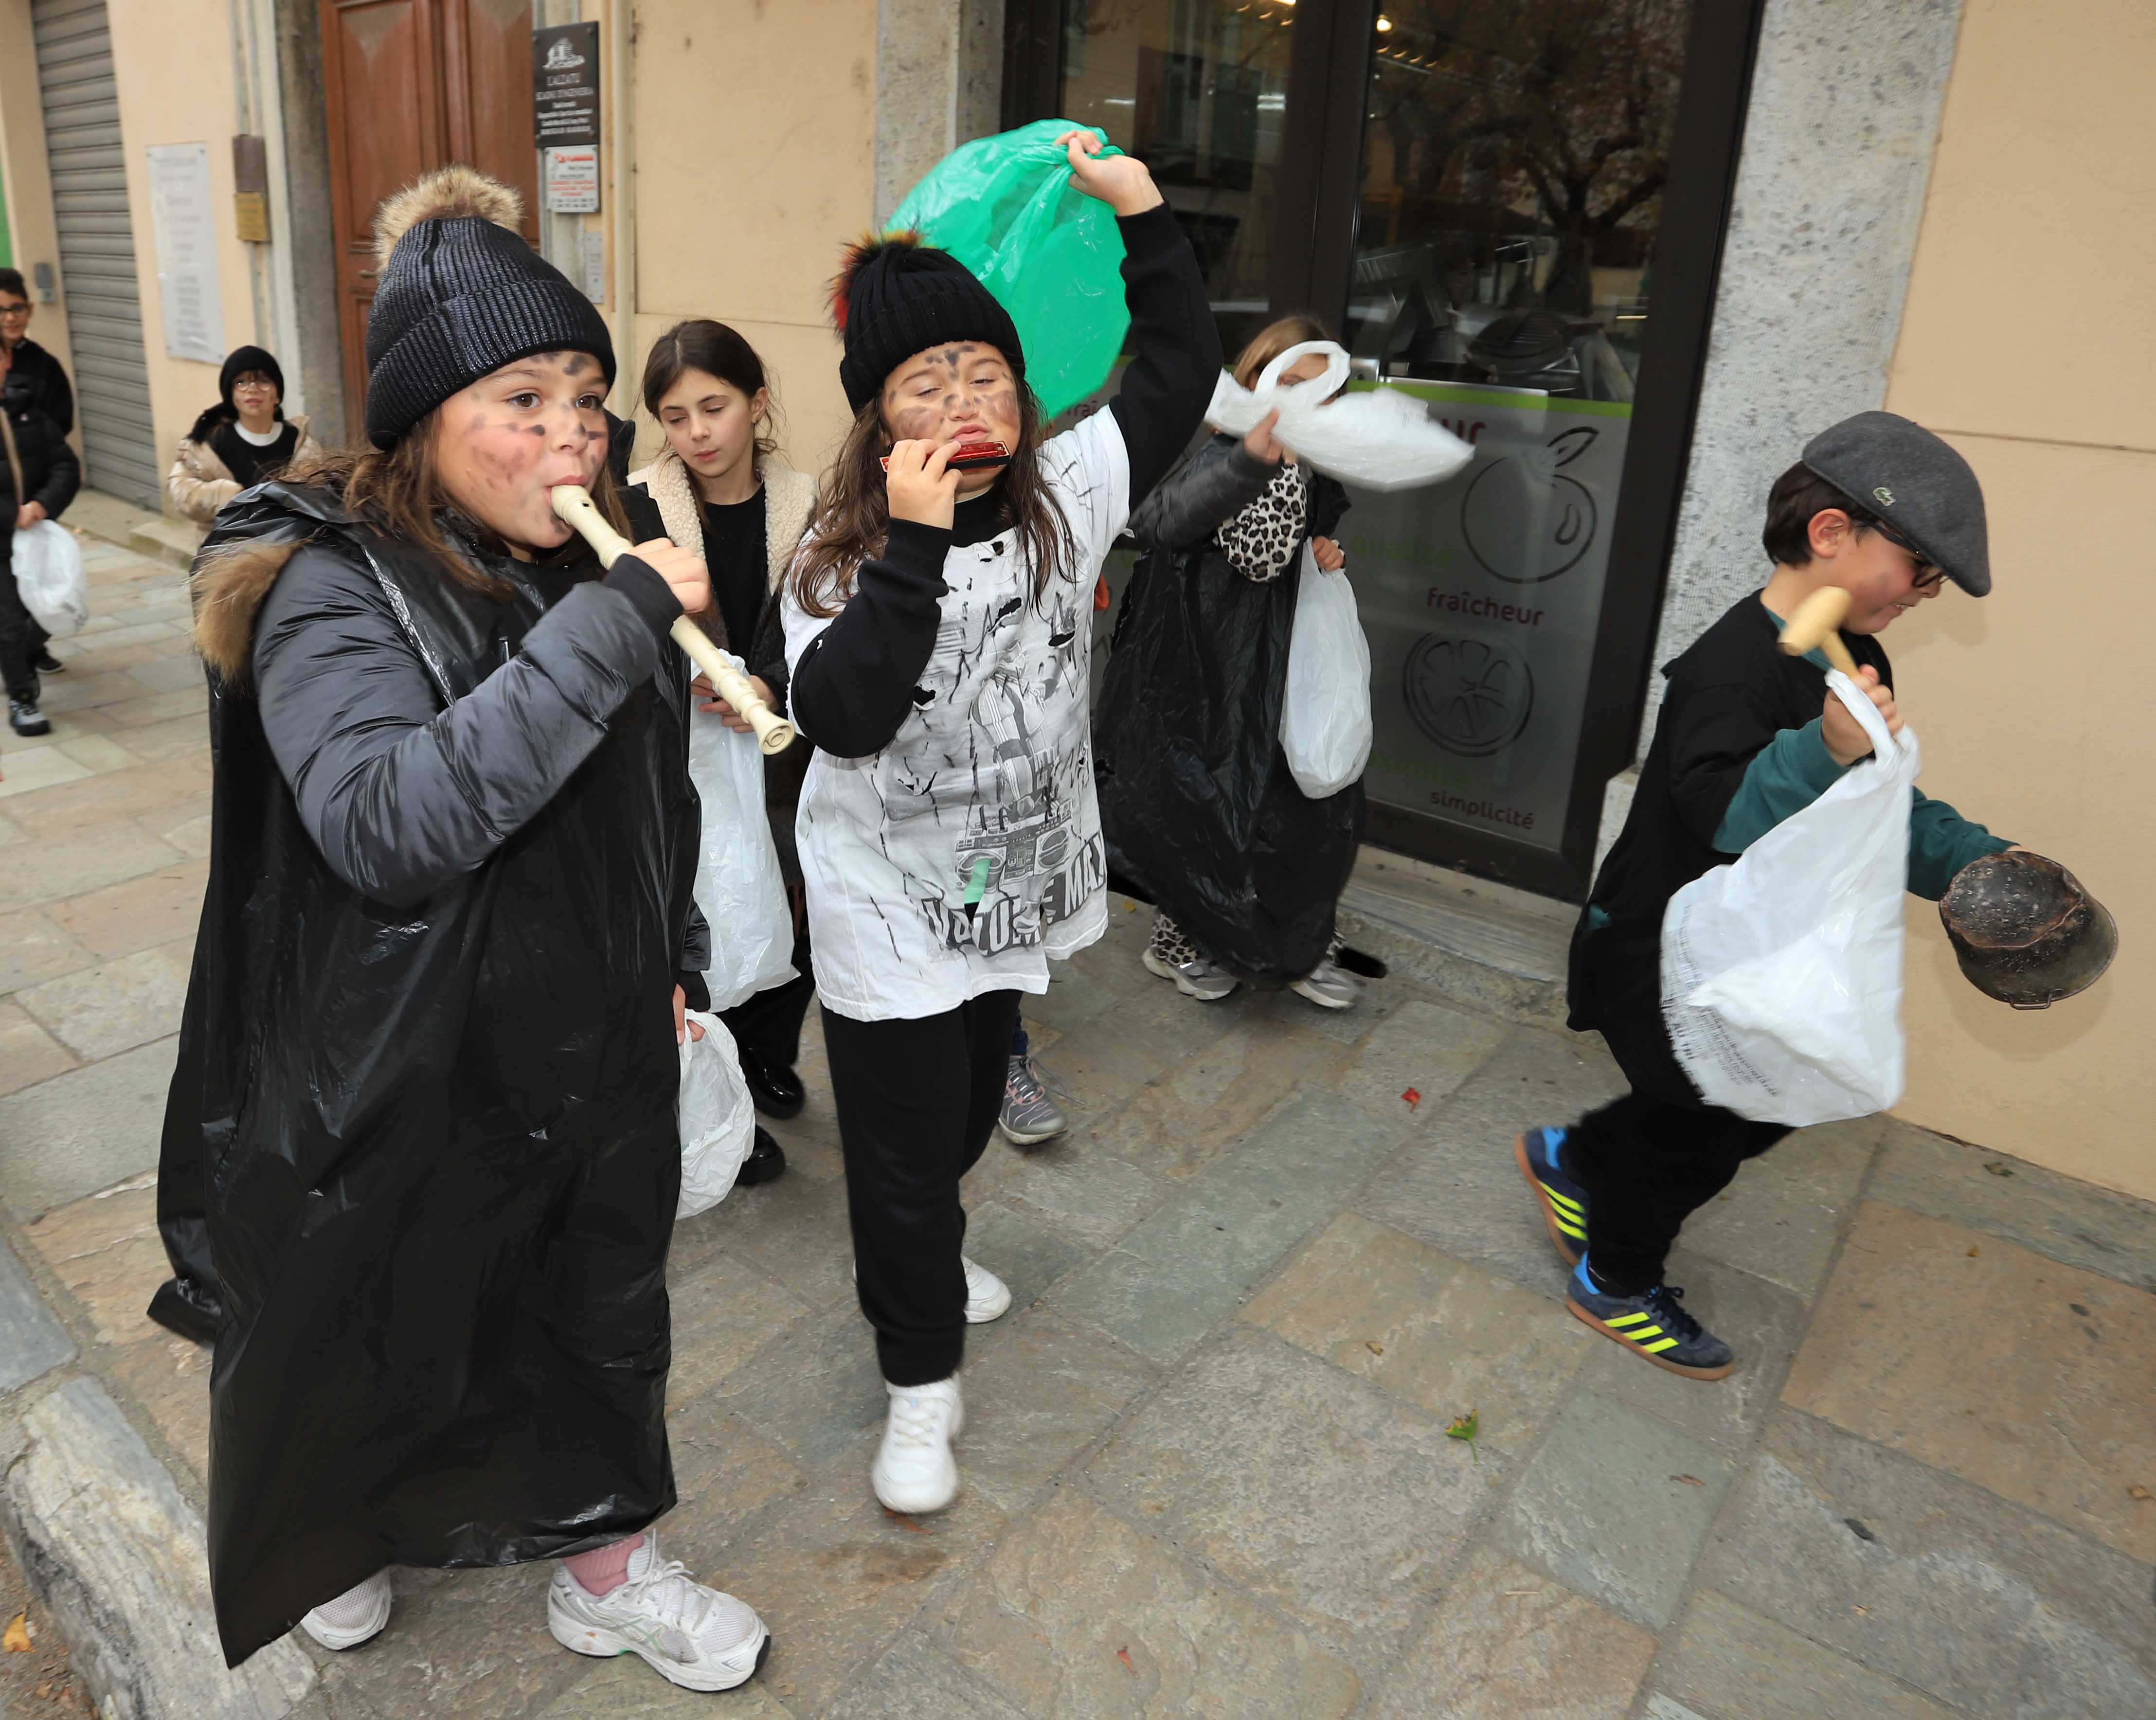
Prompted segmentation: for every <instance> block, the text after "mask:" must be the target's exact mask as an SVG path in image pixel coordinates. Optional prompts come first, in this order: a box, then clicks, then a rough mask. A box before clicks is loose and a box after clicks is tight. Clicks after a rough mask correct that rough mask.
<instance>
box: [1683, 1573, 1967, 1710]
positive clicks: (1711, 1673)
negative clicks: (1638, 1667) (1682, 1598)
mask: <svg viewBox="0 0 2156 1720" xmlns="http://www.w3.org/2000/svg"><path fill="white" fill-rule="evenodd" d="M1654 1683H1655V1695H1656V1696H1657V1697H1660V1698H1661V1700H1662V1702H1665V1703H1666V1705H1667V1707H1668V1709H1669V1710H1670V1711H1671V1712H1670V1713H1669V1720H1682V1717H1683V1716H1684V1715H1687V1714H1689V1715H1696V1716H1697V1717H1698V1720H1860V1717H1861V1720H1950V1717H1951V1716H1952V1715H1953V1713H1954V1712H1956V1711H1955V1710H1953V1709H1951V1708H1948V1707H1942V1706H1941V1705H1940V1704H1939V1703H1938V1702H1933V1700H1932V1699H1931V1698H1930V1697H1927V1696H1924V1695H1922V1694H1921V1693H1920V1692H1917V1691H1913V1690H1911V1689H1909V1688H1908V1687H1907V1686H1906V1685H1902V1684H1897V1683H1896V1682H1895V1681H1893V1680H1892V1679H1890V1678H1882V1677H1881V1676H1879V1675H1878V1674H1876V1673H1875V1672H1868V1671H1866V1670H1865V1669H1864V1668H1863V1667H1861V1666H1858V1665H1857V1664H1856V1662H1855V1661H1847V1660H1844V1659H1843V1658H1842V1657H1841V1656H1840V1655H1838V1654H1835V1652H1834V1651H1832V1650H1831V1649H1826V1648H1822V1647H1821V1646H1820V1645H1819V1644H1818V1643H1816V1642H1814V1641H1812V1640H1810V1639H1809V1638H1808V1637H1805V1636H1802V1635H1799V1634H1798V1633H1797V1632H1796V1631H1794V1630H1790V1629H1789V1627H1788V1626H1787V1625H1780V1624H1777V1623H1776V1622H1775V1621H1774V1620H1772V1619H1768V1618H1762V1617H1761V1616H1760V1615H1758V1613H1755V1612H1753V1611H1752V1610H1750V1609H1749V1608H1747V1607H1742V1606H1739V1605H1738V1604H1737V1603H1736V1602H1735V1601H1733V1600H1731V1599H1728V1598H1727V1596H1724V1595H1721V1594H1716V1593H1714V1591H1712V1589H1709V1590H1707V1592H1705V1593H1704V1594H1701V1595H1700V1596H1698V1598H1697V1599H1695V1600H1694V1601H1693V1602H1692V1604H1691V1606H1690V1607H1689V1608H1688V1609H1686V1613H1685V1616H1684V1617H1683V1619H1682V1620H1680V1621H1679V1623H1678V1626H1677V1629H1676V1632H1675V1633H1674V1635H1672V1636H1671V1640H1670V1642H1669V1644H1668V1646H1666V1648H1665V1649H1664V1650H1663V1651H1662V1657H1661V1661H1660V1663H1659V1664H1658V1665H1657V1666H1656V1667H1655V1677H1654ZM1680 1703H1681V1705H1682V1706H1681V1709H1679V1706H1678V1705H1679V1704H1680ZM1655 1712H1656V1711H1655V1708H1654V1707H1653V1706H1651V1704H1650V1707H1649V1708H1648V1713H1649V1714H1650V1716H1651V1715H1653V1714H1655Z"/></svg>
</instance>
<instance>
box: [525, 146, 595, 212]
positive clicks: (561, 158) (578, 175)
mask: <svg viewBox="0 0 2156 1720" xmlns="http://www.w3.org/2000/svg"><path fill="white" fill-rule="evenodd" d="M540 157H541V159H542V161H544V162H545V163H546V174H545V177H546V182H547V210H548V212H549V213H552V214H556V215H596V214H597V213H598V209H599V151H598V145H597V144H595V143H572V144H550V145H548V146H547V148H545V149H543V150H542V151H540Z"/></svg>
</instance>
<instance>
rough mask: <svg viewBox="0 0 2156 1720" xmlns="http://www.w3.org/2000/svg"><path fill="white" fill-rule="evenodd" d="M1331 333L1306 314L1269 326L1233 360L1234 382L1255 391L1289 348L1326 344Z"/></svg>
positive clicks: (1298, 312)
mask: <svg viewBox="0 0 2156 1720" xmlns="http://www.w3.org/2000/svg"><path fill="white" fill-rule="evenodd" d="M1331 339H1332V330H1331V329H1329V328H1327V327H1326V326H1325V325H1324V324H1323V323H1322V322H1320V321H1318V320H1317V318H1316V317H1315V316H1312V315H1311V314H1310V313H1309V312H1308V311H1294V312H1292V313H1291V314H1290V315H1288V316H1283V317H1281V319H1280V320H1279V321H1276V322H1269V323H1267V324H1266V325H1265V326H1264V327H1263V328H1261V329H1260V330H1259V331H1257V332H1256V333H1255V334H1254V335H1252V336H1250V344H1249V345H1248V346H1247V347H1244V348H1243V350H1242V351H1241V352H1240V353H1238V354H1237V355H1236V357H1235V380H1236V381H1237V382H1238V383H1241V384H1242V385H1243V387H1245V388H1256V387H1257V385H1258V378H1259V377H1260V376H1261V375H1263V374H1264V372H1265V367H1266V366H1267V365H1269V364H1270V363H1271V362H1273V360H1275V359H1276V358H1277V357H1280V356H1281V353H1283V352H1286V351H1287V349H1288V348H1289V347H1300V346H1301V344H1302V343H1303V342H1304V341H1329V340H1331Z"/></svg>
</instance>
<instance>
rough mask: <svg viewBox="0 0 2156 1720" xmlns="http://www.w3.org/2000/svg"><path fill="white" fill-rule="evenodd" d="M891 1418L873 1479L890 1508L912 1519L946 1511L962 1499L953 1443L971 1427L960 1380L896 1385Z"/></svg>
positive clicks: (871, 1473) (888, 1387)
mask: <svg viewBox="0 0 2156 1720" xmlns="http://www.w3.org/2000/svg"><path fill="white" fill-rule="evenodd" d="M884 1389H885V1390H886V1391H888V1392H889V1393H890V1394H891V1414H890V1415H889V1416H888V1417H886V1418H885V1421H884V1425H883V1445H881V1447H880V1448H879V1449H878V1450H877V1452H876V1456H875V1466H873V1467H872V1468H871V1469H870V1471H869V1481H870V1485H871V1486H874V1487H875V1496H876V1497H877V1498H878V1499H879V1500H880V1501H881V1502H882V1503H883V1506H884V1507H885V1509H886V1510H889V1511H896V1512H901V1513H902V1514H903V1515H905V1516H907V1517H926V1516H927V1514H928V1513H929V1512H934V1511H941V1510H942V1509H943V1508H944V1507H946V1506H947V1505H949V1504H950V1502H952V1500H953V1499H956V1498H957V1497H958V1461H957V1459H956V1458H955V1457H953V1456H952V1455H951V1441H952V1440H955V1439H957V1437H958V1433H959V1430H960V1429H962V1428H963V1427H964V1426H965V1425H966V1405H965V1403H964V1401H963V1400H962V1399H961V1398H960V1396H959V1394H958V1376H957V1374H955V1373H954V1374H952V1376H951V1377H950V1379H939V1380H936V1381H934V1382H933V1383H932V1384H928V1385H893V1384H891V1382H890V1381H888V1380H886V1381H885V1382H884Z"/></svg>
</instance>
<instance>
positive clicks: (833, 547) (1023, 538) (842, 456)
mask: <svg viewBox="0 0 2156 1720" xmlns="http://www.w3.org/2000/svg"><path fill="white" fill-rule="evenodd" d="M1018 399H1019V406H1018V446H1017V447H1015V448H1014V449H1012V450H1011V459H1010V464H1009V465H1007V466H1005V467H1004V469H1003V471H1002V472H1001V473H1000V474H999V475H998V477H997V480H996V484H995V487H994V488H993V490H988V491H987V492H986V493H987V494H988V495H993V496H995V497H996V498H997V500H998V503H999V504H1000V509H1001V513H1002V517H1003V519H1004V523H1005V524H1007V525H1009V526H1012V527H1013V528H1014V530H1015V531H1017V533H1018V548H1019V555H1020V556H1021V557H1025V558H1026V559H1029V560H1030V561H1031V562H1032V563H1033V594H1034V597H1035V598H1038V597H1039V595H1040V594H1041V593H1042V592H1044V591H1045V590H1046V589H1047V588H1048V582H1049V581H1050V579H1052V578H1055V577H1056V576H1057V575H1059V574H1064V573H1068V574H1070V575H1071V576H1072V577H1074V578H1075V576H1076V575H1077V573H1078V571H1079V569H1078V542H1077V539H1076V538H1075V537H1073V536H1072V535H1071V531H1070V521H1069V520H1068V519H1066V518H1065V516H1064V512H1063V505H1062V504H1061V503H1060V502H1059V501H1057V500H1056V499H1055V492H1054V491H1053V490H1050V488H1049V487H1048V484H1047V482H1046V480H1045V479H1043V478H1042V476H1041V475H1040V445H1041V442H1042V439H1043V438H1042V430H1041V422H1040V403H1039V401H1038V400H1036V399H1034V394H1033V390H1032V389H1030V388H1027V387H1026V386H1025V384H1024V383H1023V382H1021V383H1019V389H1018ZM890 452H891V432H890V431H889V430H888V429H885V426H884V421H883V397H882V391H881V390H880V389H879V390H878V391H877V393H876V395H875V398H872V399H870V401H869V402H868V403H867V404H866V405H865V406H863V407H862V408H861V409H860V411H859V412H857V413H855V414H854V427H853V429H850V430H849V431H848V432H847V433H846V440H845V445H844V447H842V448H841V449H839V458H838V462H837V464H836V465H834V467H833V469H832V472H831V476H830V480H829V485H828V486H827V488H826V490H825V495H824V505H823V506H822V507H821V508H820V509H819V510H818V511H817V515H816V521H815V523H814V525H813V526H810V527H809V530H808V538H807V540H806V542H803V544H802V546H801V550H800V552H799V553H798V555H796V556H795V557H794V558H793V565H792V566H791V567H788V569H787V570H786V590H787V594H788V596H789V597H791V598H793V601H794V602H795V603H798V604H799V605H800V606H801V610H802V613H803V614H806V615H814V616H816V617H817V618H819V619H821V618H822V617H824V616H826V615H835V614H838V612H839V605H840V604H842V603H844V602H845V600H846V599H847V598H849V597H850V596H851V595H852V594H853V588H854V575H855V572H857V571H858V570H859V568H860V565H861V563H862V562H865V561H867V560H869V559H870V558H871V557H875V556H880V555H881V554H882V553H883V552H884V547H885V545H886V544H887V543H888V542H890V539H891V493H890V491H889V490H887V489H886V488H885V477H884V470H883V465H882V459H883V456H884V455H885V454H888V453H890Z"/></svg>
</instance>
